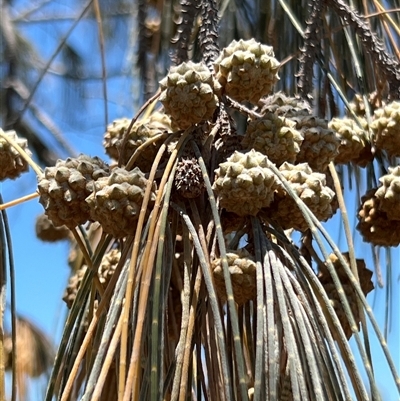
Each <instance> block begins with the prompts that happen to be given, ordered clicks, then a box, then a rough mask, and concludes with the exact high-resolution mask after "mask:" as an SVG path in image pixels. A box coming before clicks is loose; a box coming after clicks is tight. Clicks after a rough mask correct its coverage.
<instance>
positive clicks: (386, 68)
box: [325, 0, 400, 99]
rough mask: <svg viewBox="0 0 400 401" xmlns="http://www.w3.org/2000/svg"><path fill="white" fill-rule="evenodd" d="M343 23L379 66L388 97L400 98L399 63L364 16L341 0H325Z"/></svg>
mask: <svg viewBox="0 0 400 401" xmlns="http://www.w3.org/2000/svg"><path fill="white" fill-rule="evenodd" d="M325 2H326V4H327V5H328V6H329V7H331V8H332V9H333V10H334V11H335V12H336V13H337V14H338V15H339V16H340V17H341V18H342V19H343V21H344V22H345V23H347V24H349V25H350V26H351V27H352V28H353V29H354V31H355V32H356V34H357V35H358V37H359V38H360V40H361V43H362V45H363V46H364V49H365V51H366V52H367V53H368V54H369V55H370V56H371V58H372V60H373V62H374V63H375V64H376V65H377V66H378V67H379V69H380V71H381V72H382V74H383V76H384V77H385V79H386V81H387V82H388V84H389V94H390V97H392V98H395V99H399V98H400V64H399V62H398V61H397V60H396V59H395V58H394V57H393V56H391V55H390V54H388V53H387V51H386V49H385V47H384V45H383V43H382V42H381V41H380V40H379V38H378V37H377V35H376V34H375V33H373V32H371V29H370V28H369V26H368V24H366V23H365V22H364V18H363V17H362V16H361V15H359V14H358V13H357V12H356V11H354V10H352V9H351V8H350V6H349V5H348V4H346V3H345V2H344V1H343V0H325Z"/></svg>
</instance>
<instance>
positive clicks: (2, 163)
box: [0, 131, 31, 181]
mask: <svg viewBox="0 0 400 401" xmlns="http://www.w3.org/2000/svg"><path fill="white" fill-rule="evenodd" d="M4 134H5V135H6V136H7V137H8V138H10V139H12V140H13V141H14V142H16V144H17V145H19V146H20V147H21V148H22V149H23V150H24V151H25V152H26V153H27V154H28V155H29V156H30V155H31V152H30V150H29V149H28V141H27V140H26V139H22V138H19V137H18V136H17V133H16V132H15V131H6V132H5V133H4ZM28 169H29V165H28V163H27V162H26V160H25V159H23V158H22V157H21V155H20V154H19V153H18V151H17V150H16V149H15V148H14V147H13V146H11V145H10V144H9V143H8V142H7V141H6V140H5V139H4V138H0V181H3V180H6V179H11V180H14V179H15V178H18V177H19V176H20V175H21V174H22V173H24V172H26V171H28Z"/></svg>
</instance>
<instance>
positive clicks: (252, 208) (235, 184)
mask: <svg viewBox="0 0 400 401" xmlns="http://www.w3.org/2000/svg"><path fill="white" fill-rule="evenodd" d="M215 173H216V180H215V182H214V185H213V189H214V191H215V193H216V195H217V196H218V197H219V199H220V203H221V206H222V207H223V208H225V209H226V210H227V211H228V212H233V213H236V214H237V215H239V216H246V215H252V216H255V215H256V214H257V213H258V212H259V211H260V209H261V208H263V207H267V206H269V204H270V203H271V201H272V199H273V197H274V189H275V176H274V174H273V173H272V172H271V170H270V169H269V168H268V159H267V157H266V156H264V155H263V154H261V153H260V152H256V151H255V150H254V149H253V150H251V151H250V152H247V153H240V152H235V153H234V154H233V155H232V156H230V157H229V158H228V160H227V161H226V162H225V163H221V164H220V165H219V168H218V169H217V170H215Z"/></svg>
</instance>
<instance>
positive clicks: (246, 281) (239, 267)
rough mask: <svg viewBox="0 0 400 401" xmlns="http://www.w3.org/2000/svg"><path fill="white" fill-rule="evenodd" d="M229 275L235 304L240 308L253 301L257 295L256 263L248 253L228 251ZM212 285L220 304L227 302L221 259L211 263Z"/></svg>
mask: <svg viewBox="0 0 400 401" xmlns="http://www.w3.org/2000/svg"><path fill="white" fill-rule="evenodd" d="M226 257H227V261H228V268H229V273H230V275H231V280H232V289H233V296H234V298H235V302H236V303H237V304H238V305H239V306H241V305H244V304H245V303H246V302H248V301H250V300H252V299H255V298H256V295H257V285H256V262H255V261H254V258H253V256H252V255H250V253H249V252H248V251H247V250H246V249H245V248H242V249H239V250H237V251H228V252H227V254H226ZM211 270H212V272H213V277H214V284H215V289H216V291H217V294H218V296H219V298H220V299H221V301H222V302H225V301H226V300H227V295H226V287H225V280H224V272H223V268H222V262H221V259H220V258H218V259H215V260H213V261H212V262H211Z"/></svg>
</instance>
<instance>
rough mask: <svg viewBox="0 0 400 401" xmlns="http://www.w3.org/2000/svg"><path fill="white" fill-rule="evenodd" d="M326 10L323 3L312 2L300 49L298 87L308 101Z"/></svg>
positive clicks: (319, 1)
mask: <svg viewBox="0 0 400 401" xmlns="http://www.w3.org/2000/svg"><path fill="white" fill-rule="evenodd" d="M324 9H325V5H324V4H323V1H321V0H313V1H311V2H310V17H309V19H308V21H306V24H307V27H306V29H305V31H304V47H303V48H302V49H300V51H301V56H300V59H299V61H300V69H299V72H298V74H297V76H298V78H299V80H298V82H297V87H298V90H299V95H300V96H301V97H302V98H303V99H304V100H307V101H311V99H312V90H313V83H312V80H313V68H314V63H315V59H316V56H317V54H318V53H319V51H320V45H321V37H322V28H323V23H322V14H323V12H324Z"/></svg>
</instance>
